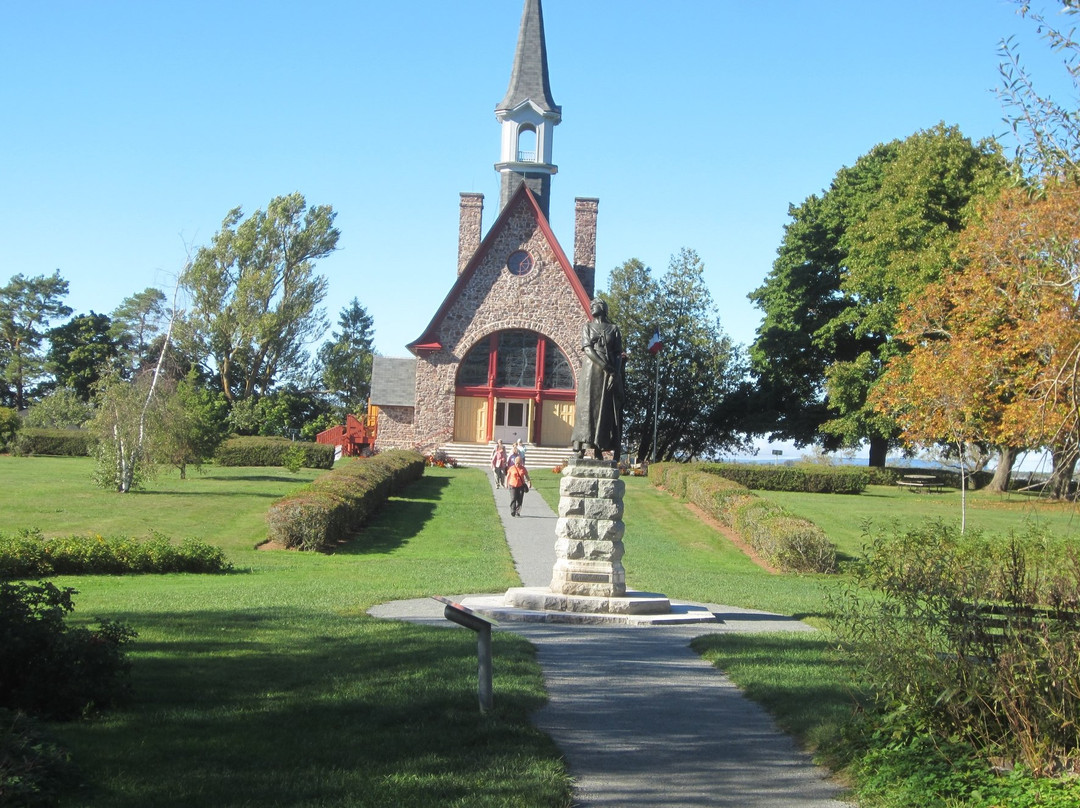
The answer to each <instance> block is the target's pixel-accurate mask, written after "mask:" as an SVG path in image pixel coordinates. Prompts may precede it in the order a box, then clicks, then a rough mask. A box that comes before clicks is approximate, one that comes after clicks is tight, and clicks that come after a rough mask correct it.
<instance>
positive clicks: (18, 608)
mask: <svg viewBox="0 0 1080 808" xmlns="http://www.w3.org/2000/svg"><path fill="white" fill-rule="evenodd" d="M74 594H76V592H75V590H74V589H71V588H70V587H66V588H64V589H60V588H59V587H57V586H55V585H53V584H51V583H49V582H48V581H41V582H40V583H38V584H27V583H18V582H10V581H0V647H2V648H3V649H4V653H3V654H2V655H0V707H4V708H7V709H10V710H22V711H24V712H26V713H29V714H30V715H34V716H38V717H41V718H45V719H49V720H67V719H72V718H78V717H79V716H81V715H84V714H85V713H87V712H89V711H92V710H94V709H99V708H104V707H110V706H113V705H115V704H118V703H120V702H121V701H123V700H124V698H125V697H126V696H127V695H128V692H129V683H128V672H129V663H128V660H127V658H126V657H125V655H124V651H123V646H124V645H125V644H127V643H128V642H130V641H131V640H132V639H133V638H134V637H135V632H134V631H132V630H131V629H130V628H128V627H127V626H125V625H123V624H122V623H118V622H116V621H112V620H102V621H99V623H98V627H97V628H96V629H89V628H71V627H69V626H68V625H67V624H66V623H65V622H64V618H65V616H66V615H67V614H68V613H69V612H71V611H72V610H73V609H74V608H75V606H74V603H73V601H72V595H74Z"/></svg>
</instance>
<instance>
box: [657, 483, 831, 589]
mask: <svg viewBox="0 0 1080 808" xmlns="http://www.w3.org/2000/svg"><path fill="white" fill-rule="evenodd" d="M711 465H714V464H703V463H654V464H653V465H651V466H650V467H649V479H650V480H651V481H652V483H653V485H655V486H657V487H662V488H665V489H667V490H668V491H669V492H670V493H672V494H673V495H675V496H677V497H680V498H683V499H687V500H689V501H690V502H692V503H693V504H694V505H697V506H698V507H699V508H701V509H702V510H703V511H705V512H706V513H707V514H709V515H710V516H712V517H713V518H714V519H717V520H718V521H719V522H720V523H721V524H723V525H725V526H727V527H730V528H732V529H733V530H735V531H737V532H738V533H739V534H741V535H742V536H743V537H744V538H745V539H746V540H747V542H749V544H750V546H751V547H753V548H754V550H755V552H757V553H758V554H759V555H760V556H761V557H762V558H763V559H764V560H765V561H766V562H767V563H769V564H770V565H772V566H774V567H777V568H778V569H782V570H785V571H787V572H836V545H835V544H833V543H832V542H831V541H829V539H828V537H827V536H826V535H825V532H824V531H823V530H822V529H821V528H819V527H818V526H817V525H815V524H814V523H813V522H811V521H809V520H808V519H803V518H801V517H798V516H792V515H791V514H789V513H788V512H787V511H785V510H784V509H783V508H781V507H780V506H779V505H776V504H774V503H772V502H769V501H768V500H764V499H762V498H761V497H759V496H757V495H756V494H755V493H754V492H753V491H751V490H750V489H749V488H747V487H746V486H744V485H741V484H740V483H737V482H735V481H734V480H729V479H727V478H726V477H721V476H719V475H718V474H716V473H715V472H713V471H710V470H709V468H708V467H709V466H711Z"/></svg>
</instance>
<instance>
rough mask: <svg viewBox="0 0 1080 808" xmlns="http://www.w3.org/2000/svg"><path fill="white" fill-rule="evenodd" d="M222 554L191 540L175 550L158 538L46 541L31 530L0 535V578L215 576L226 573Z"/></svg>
mask: <svg viewBox="0 0 1080 808" xmlns="http://www.w3.org/2000/svg"><path fill="white" fill-rule="evenodd" d="M232 568H233V567H232V563H231V562H229V560H228V559H227V558H226V557H225V553H224V551H222V550H221V549H220V548H218V547H214V546H212V545H209V544H206V543H205V542H202V541H199V540H197V539H184V541H183V542H181V543H180V544H179V545H174V544H172V543H171V542H170V541H169V539H168V538H167V537H165V536H163V535H161V534H158V533H151V535H150V537H149V538H148V539H144V540H138V539H133V538H130V537H127V536H99V535H86V536H64V537H59V538H53V539H46V538H44V537H43V536H42V535H41V532H40V531H37V530H22V531H19V532H17V533H14V534H0V578H33V577H38V576H51V575H122V574H126V573H166V572H193V573H220V572H229V571H231V570H232Z"/></svg>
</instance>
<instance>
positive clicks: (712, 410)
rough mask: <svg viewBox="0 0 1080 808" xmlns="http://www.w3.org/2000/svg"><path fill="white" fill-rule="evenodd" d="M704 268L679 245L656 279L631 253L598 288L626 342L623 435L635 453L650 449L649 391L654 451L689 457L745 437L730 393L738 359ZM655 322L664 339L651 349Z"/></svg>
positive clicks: (706, 453) (736, 378)
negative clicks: (603, 287) (656, 348)
mask: <svg viewBox="0 0 1080 808" xmlns="http://www.w3.org/2000/svg"><path fill="white" fill-rule="evenodd" d="M704 269H705V266H704V264H703V263H702V261H701V259H700V258H699V257H698V255H697V253H695V252H694V251H693V250H690V249H686V248H684V249H682V250H680V251H679V252H678V253H677V254H675V255H673V256H672V257H671V261H670V263H669V265H668V270H667V272H666V273H665V275H664V276H663V277H662V278H661V279H660V280H659V281H655V280H654V279H653V278H652V276H651V272H650V270H649V269H648V268H647V267H646V266H645V265H644V264H642V262H641V261H638V260H636V259H633V260H630V261H627V262H626V263H625V264H623V265H622V266H621V267H618V268H616V269H615V270H613V271H612V273H611V278H610V281H609V284H608V291H607V292H605V293H604V294H603V295H602V297H603V298H604V300H606V301H607V303H608V311H609V314H610V316H611V319H612V321H613V322H614V323H616V324H617V325H618V326H619V328H620V330H621V331H622V334H623V344H624V345H625V347H626V352H627V358H626V403H625V410H624V417H625V426H624V430H623V436H624V440H625V441H626V442H627V444H628V445H629V446H630V447H631V448H630V451H631V454H633V455H636V457H637V459H638V460H639V461H641V460H644V459H645V458H647V457H649V456H650V455H651V453H652V441H653V425H654V420H653V399H654V398H656V399H657V400H658V405H659V406H658V410H657V411H658V413H659V415H658V417H656V421H655V425H656V457H657V459H662V460H670V459H681V460H688V459H692V458H696V457H703V456H709V455H712V454H715V453H717V452H720V451H722V450H724V449H729V448H733V447H736V446H740V445H741V443H742V441H741V439H740V436H739V435H738V434H737V432H736V424H735V423H734V420H733V419H732V418H731V416H730V413H731V410H730V408H729V401H728V399H729V398H730V397H731V395H732V393H733V391H734V390H735V389H736V388H737V387H738V382H739V379H740V378H741V376H742V372H743V368H742V363H741V360H740V356H739V351H738V349H737V348H736V347H735V346H734V345H733V344H732V343H731V340H730V338H728V337H727V336H726V335H725V334H724V332H723V329H722V328H721V326H720V320H719V318H718V316H717V313H716V306H715V304H714V303H713V299H712V295H711V293H710V292H709V289H708V287H707V286H706V285H705V280H704ZM657 327H659V329H660V332H661V336H662V340H663V346H664V347H663V349H662V351H661V352H660V353H659V354H657V355H656V356H654V355H652V354H650V353H649V352H648V350H647V346H648V344H649V339H650V338H651V337H652V335H653V333H654V331H655V329H656V328H657ZM657 363H659V367H658V366H657ZM657 371H659V373H658V372H657ZM657 376H658V377H659V386H658V387H657V386H656V379H657Z"/></svg>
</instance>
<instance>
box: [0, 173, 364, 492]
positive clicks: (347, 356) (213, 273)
mask: <svg viewBox="0 0 1080 808" xmlns="http://www.w3.org/2000/svg"><path fill="white" fill-rule="evenodd" d="M334 218H335V214H334V211H333V209H332V208H331V207H329V206H314V207H309V206H308V205H307V203H306V200H305V199H304V197H303V196H302V195H301V194H299V193H294V194H290V195H287V196H281V197H277V198H275V199H273V200H271V202H270V204H269V205H268V206H267V208H266V210H265V211H262V210H259V211H256V212H255V213H254V214H252V215H251V216H249V217H246V218H245V217H244V215H243V212H242V211H241V210H240V209H239V208H236V209H234V210H232V211H229V213H228V214H227V215H226V217H225V219H224V220H223V222H222V226H221V229H220V230H219V231H218V233H217V234H216V235H215V236H214V238H213V239H212V241H211V243H210V244H209V245H207V246H205V247H202V248H200V249H199V250H198V251H197V252H196V253H195V254H194V256H192V258H191V260H190V261H189V262H188V264H187V265H186V266H185V267H184V269H183V271H182V273H181V274H180V277H179V280H178V285H177V288H176V290H174V299H172V300H170V299H169V298H168V297H167V296H166V295H165V293H164V292H162V291H161V290H159V289H154V288H149V289H145V290H143V291H141V292H137V293H135V294H133V295H131V296H130V297H128V298H126V299H125V300H123V301H122V302H121V303H120V305H119V306H118V307H117V308H116V309H115V310H114V311H112V312H111V313H110V314H108V315H106V314H99V313H97V312H93V311H91V312H89V313H86V314H79V315H76V316H74V317H70V319H69V320H67V321H66V322H64V323H62V324H59V325H55V326H52V325H51V324H52V323H54V322H55V321H57V320H60V319H61V318H65V317H69V316H70V315H71V314H72V309H71V308H70V307H69V306H67V305H66V304H65V303H64V298H65V297H66V295H67V293H68V283H67V281H66V280H64V279H63V278H62V277H61V275H60V272H59V270H57V271H56V272H54V273H53V274H52V275H41V276H37V277H26V276H24V275H21V274H19V275H15V276H13V277H12V278H11V279H10V280H9V281H8V283H7V284H6V285H4V286H2V287H0V371H2V373H0V405H2V406H3V407H5V408H9V409H10V410H11V411H20V412H21V411H25V412H26V424H27V425H29V426H39V427H54V428H71V427H87V428H92V429H94V430H96V431H97V432H98V435H99V437H100V438H101V441H100V446H101V453H102V455H101V456H100V457H99V465H98V473H99V477H100V478H101V481H102V483H103V484H105V485H107V486H110V487H113V486H115V487H116V489H117V490H120V491H127V490H129V489H130V488H131V487H132V486H133V485H137V483H138V480H139V477H140V474H143V473H146V472H149V471H150V470H152V468H153V466H154V465H155V464H157V463H169V464H172V465H176V466H177V467H179V468H180V469H181V474H183V473H184V471H185V469H186V467H187V465H189V464H197V463H199V462H200V461H201V460H203V459H205V458H206V457H208V456H209V455H211V454H212V452H213V450H214V448H215V447H216V445H217V443H219V442H220V440H221V439H222V438H223V437H224V436H225V435H226V434H230V433H232V434H241V435H282V436H286V437H294V438H295V437H305V438H307V439H312V438H313V437H314V435H315V434H316V433H317V432H319V431H321V430H322V429H325V428H326V427H327V426H330V425H333V424H337V423H341V422H342V421H343V420H344V415H345V413H346V412H357V411H362V410H363V408H364V407H365V406H366V402H367V397H368V387H369V385H370V378H371V358H372V352H373V345H374V337H375V332H374V320H373V318H372V317H371V316H370V315H369V314H368V313H367V311H366V310H365V308H364V307H363V306H362V305H361V304H360V302H359V301H358V300H357V299H355V298H354V299H353V300H352V301H351V302H350V303H349V305H347V306H346V307H345V308H344V309H343V310H342V311H341V314H340V317H339V320H338V323H337V328H336V329H335V330H333V331H332V332H331V333H330V336H329V339H326V340H325V341H324V342H323V343H322V344H321V346H319V348H318V350H317V351H316V353H315V355H314V356H312V355H310V353H309V347H310V346H312V345H313V344H314V343H315V342H316V341H317V340H321V339H323V338H324V336H325V334H326V331H327V330H328V328H329V324H328V322H327V320H326V315H325V309H324V308H323V306H322V304H323V301H324V299H325V297H326V280H325V278H322V277H321V276H319V275H318V274H316V272H315V263H316V261H317V260H318V259H320V258H323V257H325V256H327V255H329V254H330V253H332V252H333V251H334V250H335V249H336V247H337V241H338V238H339V236H340V233H339V231H338V230H337V228H336V227H334ZM50 326H51V327H50Z"/></svg>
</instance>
